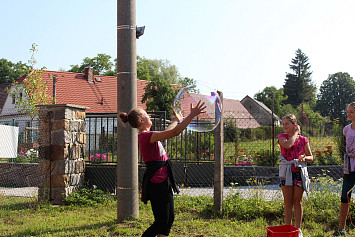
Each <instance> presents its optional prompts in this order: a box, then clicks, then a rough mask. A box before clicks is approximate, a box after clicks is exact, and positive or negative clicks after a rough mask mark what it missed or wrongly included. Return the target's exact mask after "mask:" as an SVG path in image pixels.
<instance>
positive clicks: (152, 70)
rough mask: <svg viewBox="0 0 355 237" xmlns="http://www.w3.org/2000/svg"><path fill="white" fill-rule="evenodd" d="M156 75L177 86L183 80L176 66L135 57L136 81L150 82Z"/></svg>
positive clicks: (162, 61) (163, 61) (164, 61)
mask: <svg viewBox="0 0 355 237" xmlns="http://www.w3.org/2000/svg"><path fill="white" fill-rule="evenodd" d="M158 75H159V76H160V77H162V78H164V79H165V80H167V81H168V82H169V83H170V84H179V82H180V81H181V80H183V78H182V77H181V75H180V73H179V71H178V69H177V68H176V66H175V65H170V62H169V61H168V60H161V59H146V58H144V57H143V58H142V57H139V56H138V57H137V78H138V79H141V80H147V81H151V80H153V78H155V77H156V76H158Z"/></svg>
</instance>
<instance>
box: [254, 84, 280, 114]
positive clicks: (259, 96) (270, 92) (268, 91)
mask: <svg viewBox="0 0 355 237" xmlns="http://www.w3.org/2000/svg"><path fill="white" fill-rule="evenodd" d="M283 94H284V92H283V88H281V89H276V87H274V86H270V87H265V88H264V89H263V91H261V92H258V93H256V94H255V95H254V99H256V100H257V101H260V102H262V103H263V104H264V105H266V106H267V107H268V108H269V109H270V110H272V107H273V106H272V103H273V102H272V101H273V100H274V113H275V114H276V115H277V116H279V117H281V116H283V114H282V112H283V111H282V107H283V102H284V100H286V98H287V97H284V95H283Z"/></svg>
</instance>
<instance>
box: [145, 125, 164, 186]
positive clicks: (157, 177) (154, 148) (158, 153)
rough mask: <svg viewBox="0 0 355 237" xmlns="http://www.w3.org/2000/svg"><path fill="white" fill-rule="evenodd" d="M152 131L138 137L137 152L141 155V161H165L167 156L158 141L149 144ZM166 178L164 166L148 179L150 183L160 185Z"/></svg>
mask: <svg viewBox="0 0 355 237" xmlns="http://www.w3.org/2000/svg"><path fill="white" fill-rule="evenodd" d="M152 134H153V131H149V132H143V133H140V134H139V135H138V144H139V151H140V153H141V155H142V158H143V161H144V162H148V161H153V160H163V161H165V160H167V159H168V156H167V154H166V152H165V149H164V147H163V145H162V144H161V142H160V141H158V142H153V143H151V142H150V138H151V136H152ZM167 178H168V168H167V166H164V167H163V168H161V169H159V170H158V171H157V172H156V173H155V174H154V176H153V177H152V178H151V179H150V181H151V182H152V183H161V182H163V181H165V180H166V179H167Z"/></svg>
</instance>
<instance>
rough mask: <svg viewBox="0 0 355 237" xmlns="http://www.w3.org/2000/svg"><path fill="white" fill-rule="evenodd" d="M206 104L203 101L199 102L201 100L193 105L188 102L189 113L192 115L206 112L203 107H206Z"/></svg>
mask: <svg viewBox="0 0 355 237" xmlns="http://www.w3.org/2000/svg"><path fill="white" fill-rule="evenodd" d="M206 107H207V106H206V105H205V102H201V100H200V101H199V102H198V103H197V105H196V106H195V107H193V106H192V104H190V111H191V112H190V114H192V115H193V116H194V117H195V116H197V115H199V114H203V113H206V111H205V109H206Z"/></svg>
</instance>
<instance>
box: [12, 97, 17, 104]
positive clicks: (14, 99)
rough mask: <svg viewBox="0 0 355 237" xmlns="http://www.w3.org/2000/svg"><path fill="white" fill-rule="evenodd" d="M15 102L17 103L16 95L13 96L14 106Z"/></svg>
mask: <svg viewBox="0 0 355 237" xmlns="http://www.w3.org/2000/svg"><path fill="white" fill-rule="evenodd" d="M15 102H16V97H15V95H13V96H12V104H15Z"/></svg>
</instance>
